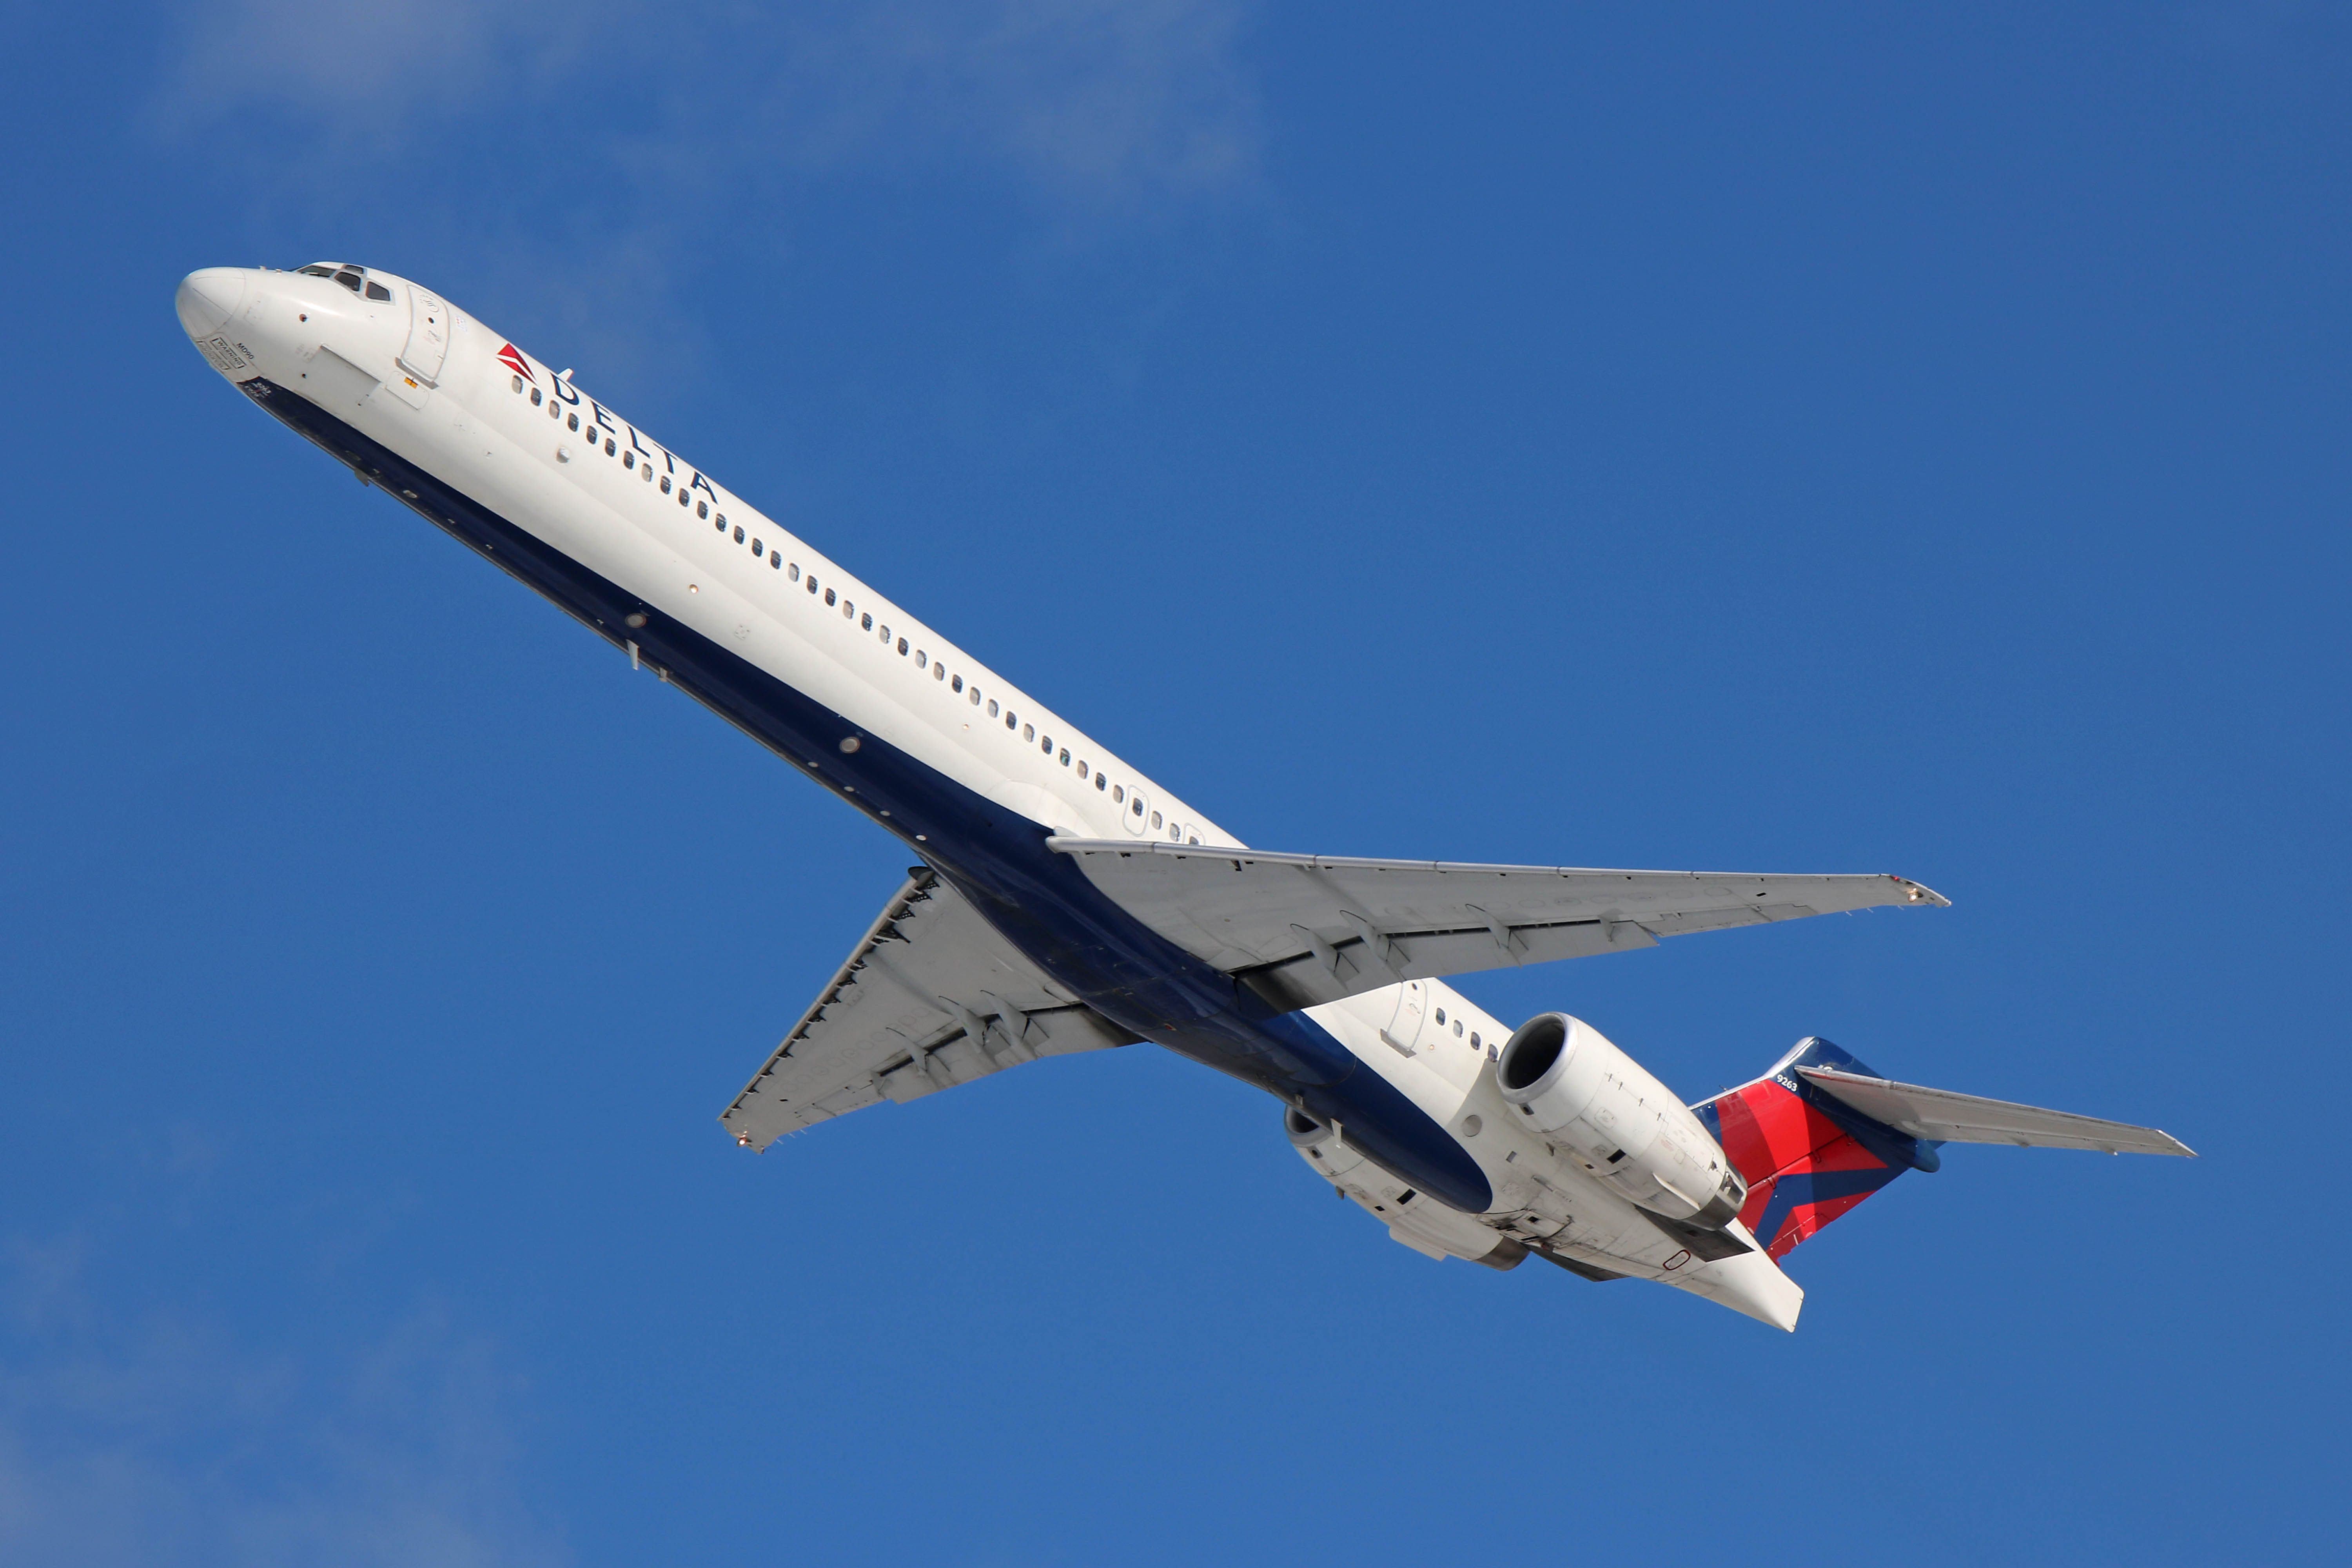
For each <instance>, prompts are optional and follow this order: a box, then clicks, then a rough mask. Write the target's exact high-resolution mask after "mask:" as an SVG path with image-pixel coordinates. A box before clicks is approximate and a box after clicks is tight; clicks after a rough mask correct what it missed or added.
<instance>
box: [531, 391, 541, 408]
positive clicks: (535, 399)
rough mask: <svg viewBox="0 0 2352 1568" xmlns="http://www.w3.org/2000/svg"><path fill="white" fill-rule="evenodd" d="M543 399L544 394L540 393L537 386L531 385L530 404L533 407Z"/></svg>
mask: <svg viewBox="0 0 2352 1568" xmlns="http://www.w3.org/2000/svg"><path fill="white" fill-rule="evenodd" d="M544 400H545V395H544V394H542V393H541V391H540V390H539V388H537V387H535V386H534V387H532V388H531V389H530V405H531V406H532V407H533V408H536V407H538V406H539V405H540V404H541V402H543V401H544Z"/></svg>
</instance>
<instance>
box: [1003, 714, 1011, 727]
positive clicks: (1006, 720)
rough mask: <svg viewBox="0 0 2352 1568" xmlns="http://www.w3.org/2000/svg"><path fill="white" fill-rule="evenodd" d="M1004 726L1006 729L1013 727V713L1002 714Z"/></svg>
mask: <svg viewBox="0 0 2352 1568" xmlns="http://www.w3.org/2000/svg"><path fill="white" fill-rule="evenodd" d="M1004 727H1005V728H1006V729H1008V730H1010V729H1011V728H1013V715H1012V714H1010V713H1007V714H1006V715H1005V716H1004Z"/></svg>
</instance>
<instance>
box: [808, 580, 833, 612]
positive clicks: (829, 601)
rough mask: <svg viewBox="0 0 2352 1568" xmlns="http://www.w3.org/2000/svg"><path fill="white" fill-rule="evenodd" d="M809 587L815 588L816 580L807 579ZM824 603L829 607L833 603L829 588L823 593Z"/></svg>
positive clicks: (831, 591) (831, 592)
mask: <svg viewBox="0 0 2352 1568" xmlns="http://www.w3.org/2000/svg"><path fill="white" fill-rule="evenodd" d="M809 586H810V587H812V588H814V587H815V586H816V579H815V578H814V577H812V578H810V579H809ZM824 602H825V603H826V604H828V605H830V604H832V603H833V590H832V589H830V588H827V589H826V590H825V591H824Z"/></svg>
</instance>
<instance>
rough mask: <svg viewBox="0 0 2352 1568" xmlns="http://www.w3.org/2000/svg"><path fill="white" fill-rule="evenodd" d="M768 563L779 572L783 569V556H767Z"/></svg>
mask: <svg viewBox="0 0 2352 1568" xmlns="http://www.w3.org/2000/svg"><path fill="white" fill-rule="evenodd" d="M768 564H769V565H770V566H772V567H774V568H775V569H776V570H777V571H779V572H781V571H782V570H783V569H784V558H783V557H782V556H781V555H771V556H769V557H768Z"/></svg>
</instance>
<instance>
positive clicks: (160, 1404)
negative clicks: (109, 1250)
mask: <svg viewBox="0 0 2352 1568" xmlns="http://www.w3.org/2000/svg"><path fill="white" fill-rule="evenodd" d="M74 1257H75V1255H74V1254H73V1252H72V1250H71V1249H70V1248H67V1249H59V1250H54V1251H51V1252H48V1253H45V1254H39V1255H32V1254H26V1253H24V1252H22V1251H21V1249H20V1254H19V1268H17V1270H16V1278H15V1279H14V1280H13V1281H12V1284H13V1289H11V1290H10V1291H9V1292H8V1296H9V1305H10V1306H11V1307H12V1308H13V1309H14V1312H13V1314H12V1315H13V1316H14V1317H15V1319H16V1322H17V1324H18V1325H19V1327H20V1328H21V1329H23V1330H24V1331H26V1333H27V1334H28V1336H29V1337H30V1338H31V1339H32V1341H33V1342H34V1344H35V1347H36V1350H37V1354H36V1357H35V1358H34V1360H33V1363H32V1365H31V1366H29V1367H24V1366H19V1367H16V1368H12V1369H9V1370H7V1371H5V1372H0V1562H9V1563H76V1564H79V1565H83V1568H111V1565H113V1564H117V1563H120V1564H126V1565H128V1564H138V1565H140V1568H173V1565H175V1564H181V1563H240V1564H255V1565H265V1564H267V1565H274V1564H279V1563H284V1564H288V1565H289V1568H290V1565H293V1564H305V1565H308V1564H314V1563H340V1564H352V1565H355V1568H405V1565H409V1564H417V1565H423V1564H433V1565H435V1568H474V1565H475V1564H483V1565H488V1564H491V1563H498V1564H505V1565H520V1568H530V1565H531V1564H539V1563H548V1564H552V1563H559V1562H562V1561H564V1560H565V1559H566V1556H567V1554H566V1553H563V1552H561V1551H560V1550H559V1549H558V1548H557V1546H556V1545H555V1543H554V1542H553V1541H552V1540H551V1537H550V1535H549V1533H548V1531H546V1530H545V1529H544V1527H543V1526H541V1524H540V1523H539V1522H538V1521H535V1520H533V1519H532V1518H531V1517H530V1512H529V1510H527V1509H526V1508H525V1507H524V1505H523V1502H522V1500H521V1496H520V1489H519V1486H518V1484H517V1482H516V1481H515V1479H514V1476H513V1470H514V1457H515V1456H514V1453H513V1444H512V1441H511V1439H510V1437H509V1432H508V1426H507V1423H506V1420H505V1416H504V1414H503V1405H504V1399H503V1397H502V1393H501V1387H500V1380H499V1377H498V1375H497V1373H496V1368H495V1366H494V1364H493V1361H492V1358H491V1356H490V1355H489V1353H488V1351H487V1350H486V1349H485V1348H484V1347H482V1346H481V1345H479V1344H475V1343H467V1342H464V1341H463V1340H462V1339H460V1338H459V1337H457V1336H456V1335H455V1334H453V1333H452V1332H451V1331H450V1329H449V1327H448V1325H447V1324H446V1322H445V1321H442V1320H441V1319H440V1318H438V1317H437V1316H436V1315H434V1314H431V1313H425V1314H421V1315H419V1316H418V1317H416V1318H415V1319H414V1320H413V1321H410V1322H408V1323H406V1324H405V1325H404V1326H402V1327H401V1328H399V1329H397V1330H395V1331H393V1332H391V1333H390V1334H388V1335H386V1336H385V1337H383V1339H382V1340H381V1341H380V1342H377V1343H375V1344H374V1345H373V1346H372V1347H370V1348H369V1349H367V1350H366V1351H365V1352H362V1353H361V1354H360V1355H358V1356H357V1357H355V1358H353V1359H352V1361H350V1362H349V1363H346V1364H343V1365H341V1366H340V1367H338V1368H337V1369H335V1370H334V1371H333V1372H331V1373H320V1372H319V1371H317V1370H315V1369H313V1368H310V1367H308V1366H306V1365H304V1364H303V1363H301V1362H299V1361H298V1360H297V1359H296V1358H294V1357H292V1356H289V1355H271V1354H257V1353H253V1352H240V1351H238V1350H236V1349H235V1348H233V1347H231V1346H229V1345H228V1344H226V1343H225V1342H223V1341H222V1340H221V1339H220V1338H219V1337H218V1336H217V1335H214V1334H209V1333H206V1332H203V1331H191V1330H189V1329H187V1328H185V1327H184V1326H177V1325H173V1324H170V1323H162V1324H150V1325H148V1326H146V1327H144V1328H142V1329H140V1330H138V1331H134V1332H131V1333H129V1334H126V1335H118V1334H115V1333H113V1332H111V1331H110V1325H109V1324H107V1323H106V1322H104V1321H102V1320H101V1319H100V1318H99V1317H98V1316H97V1315H96V1314H94V1313H93V1312H91V1311H90V1310H89V1309H88V1307H87V1304H86V1303H81V1302H80V1292H79V1289H78V1287H76V1286H75V1284H74V1283H73V1276H74V1273H75V1268H74ZM77 1303H79V1304H77Z"/></svg>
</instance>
